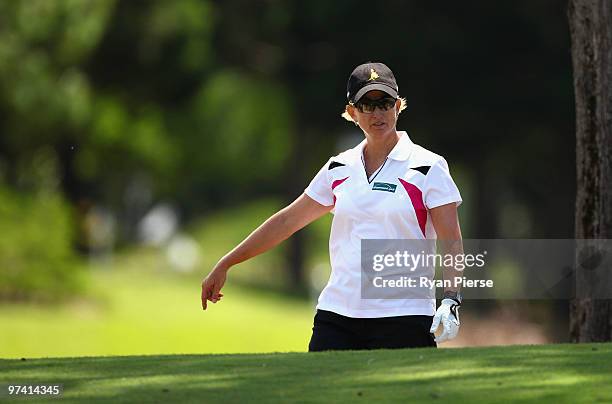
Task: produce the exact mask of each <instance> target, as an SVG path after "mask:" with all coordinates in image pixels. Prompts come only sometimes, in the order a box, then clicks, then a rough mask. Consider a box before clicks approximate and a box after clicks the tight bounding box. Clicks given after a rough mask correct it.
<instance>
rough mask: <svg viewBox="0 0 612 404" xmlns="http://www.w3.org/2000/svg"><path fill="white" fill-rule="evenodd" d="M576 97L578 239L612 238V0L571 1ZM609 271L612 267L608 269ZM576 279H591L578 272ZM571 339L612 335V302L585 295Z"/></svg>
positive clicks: (577, 305) (573, 311)
mask: <svg viewBox="0 0 612 404" xmlns="http://www.w3.org/2000/svg"><path fill="white" fill-rule="evenodd" d="M568 18H569V27H570V34H571V43H572V63H573V70H574V91H575V97H576V169H577V190H576V191H577V192H576V238H577V239H609V238H612V237H611V236H612V134H611V133H610V131H611V127H610V125H612V86H611V85H610V83H611V82H612V47H611V46H612V0H570V1H569V7H568ZM607 270H611V269H610V268H607ZM576 276H577V279H576V280H577V282H578V284H580V282H585V281H586V282H588V281H589V280H588V279H586V278H585V274H584V272H577V273H576ZM570 340H571V341H572V342H596V341H610V340H612V302H611V301H610V300H602V299H595V298H594V297H589V296H585V295H584V294H581V295H580V296H577V297H576V298H575V299H574V300H573V301H572V302H571V304H570Z"/></svg>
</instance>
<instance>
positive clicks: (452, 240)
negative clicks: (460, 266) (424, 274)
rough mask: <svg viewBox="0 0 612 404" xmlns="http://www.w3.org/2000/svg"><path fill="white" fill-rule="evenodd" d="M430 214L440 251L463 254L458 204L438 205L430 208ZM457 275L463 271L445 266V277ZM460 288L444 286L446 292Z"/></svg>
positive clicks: (456, 290)
mask: <svg viewBox="0 0 612 404" xmlns="http://www.w3.org/2000/svg"><path fill="white" fill-rule="evenodd" d="M429 214H430V215H431V221H432V223H433V226H434V229H435V231H436V234H437V235H438V245H439V247H440V253H441V254H442V255H443V256H444V255H446V254H451V255H453V256H455V255H457V254H463V241H462V239H461V228H460V227H459V217H458V215H457V204H456V203H454V202H453V203H448V204H446V205H442V206H438V207H436V208H433V209H430V210H429ZM454 261H455V260H453V262H454ZM457 276H458V277H461V276H463V272H462V271H458V270H456V269H455V268H454V267H444V279H454V277H457ZM453 284H454V282H453ZM459 290H460V287H459V286H457V287H454V286H453V287H448V288H444V292H447V291H448V292H459Z"/></svg>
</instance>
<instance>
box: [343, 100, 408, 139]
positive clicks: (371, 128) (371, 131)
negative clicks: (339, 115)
mask: <svg viewBox="0 0 612 404" xmlns="http://www.w3.org/2000/svg"><path fill="white" fill-rule="evenodd" d="M385 97H390V95H389V94H387V93H385V92H383V91H380V90H372V91H368V92H367V93H365V95H364V96H363V97H362V99H361V100H363V99H364V98H365V100H364V101H366V102H367V101H369V100H371V101H377V100H381V99H382V98H385ZM361 100H360V102H361ZM400 106H401V101H400V100H399V99H398V100H396V101H395V105H394V106H393V107H391V108H389V109H388V110H387V111H384V110H383V108H381V107H377V108H374V110H373V111H372V112H370V113H367V112H361V111H360V110H359V109H358V108H357V107H356V106H354V105H347V107H346V111H347V112H348V113H349V114H350V115H351V117H352V118H353V121H355V122H357V124H358V125H359V127H360V128H361V129H362V130H363V131H364V132H366V133H367V134H368V135H371V136H376V137H378V136H384V135H387V134H388V133H389V132H393V133H395V125H396V123H397V116H398V114H399V110H400Z"/></svg>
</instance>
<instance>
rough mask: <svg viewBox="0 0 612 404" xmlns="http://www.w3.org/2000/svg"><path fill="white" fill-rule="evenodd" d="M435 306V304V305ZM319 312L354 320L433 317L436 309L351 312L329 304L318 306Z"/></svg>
mask: <svg viewBox="0 0 612 404" xmlns="http://www.w3.org/2000/svg"><path fill="white" fill-rule="evenodd" d="M434 305H435V303H434ZM316 308H317V310H325V311H331V312H334V313H336V314H340V315H341V316H345V317H352V318H381V317H397V316H433V315H434V314H435V308H433V307H431V306H430V307H398V308H394V309H360V310H351V309H347V308H345V307H340V306H331V305H327V304H318V305H317V307H316Z"/></svg>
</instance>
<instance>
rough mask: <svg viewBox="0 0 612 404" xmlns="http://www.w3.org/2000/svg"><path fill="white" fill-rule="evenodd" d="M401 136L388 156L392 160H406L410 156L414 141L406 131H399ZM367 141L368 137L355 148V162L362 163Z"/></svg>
mask: <svg viewBox="0 0 612 404" xmlns="http://www.w3.org/2000/svg"><path fill="white" fill-rule="evenodd" d="M397 133H399V135H400V138H399V140H398V141H397V143H396V144H395V146H394V147H393V149H392V150H391V152H390V153H389V155H388V156H387V157H388V158H390V159H392V160H398V161H405V160H408V158H409V157H410V153H411V152H412V147H413V146H414V143H413V142H412V140H410V137H409V136H408V133H407V132H406V131H398V132H397ZM366 143H367V139H363V140H362V141H361V143H359V144H358V145H357V146H355V147H354V148H353V158H354V163H359V164H362V162H361V159H362V156H363V148H364V146H365V145H366Z"/></svg>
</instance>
